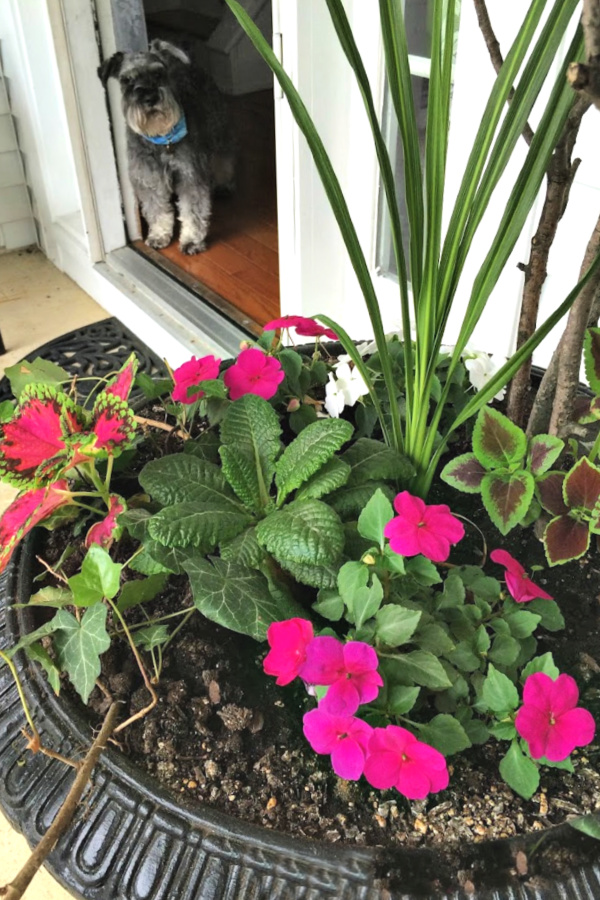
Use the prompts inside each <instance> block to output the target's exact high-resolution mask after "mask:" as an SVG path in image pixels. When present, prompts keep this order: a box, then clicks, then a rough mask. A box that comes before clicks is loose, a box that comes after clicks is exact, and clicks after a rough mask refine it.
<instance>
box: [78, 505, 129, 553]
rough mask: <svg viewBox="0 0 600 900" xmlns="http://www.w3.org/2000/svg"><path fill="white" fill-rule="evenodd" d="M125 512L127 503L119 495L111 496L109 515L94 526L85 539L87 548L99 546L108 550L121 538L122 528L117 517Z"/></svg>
mask: <svg viewBox="0 0 600 900" xmlns="http://www.w3.org/2000/svg"><path fill="white" fill-rule="evenodd" d="M124 511H125V501H124V500H123V499H122V498H121V497H119V496H118V495H117V494H111V495H110V497H109V498H108V515H107V516H106V518H104V519H103V520H102V521H101V522H96V524H95V525H92V527H91V528H90V530H89V531H88V533H87V535H86V537H85V546H86V547H91V545H92V544H99V545H100V546H101V547H103V548H104V549H105V550H108V549H109V548H110V546H111V544H112V543H113V541H114V540H116V538H118V537H119V535H120V532H121V527H120V526H119V525H117V516H120V515H121V513H122V512H124Z"/></svg>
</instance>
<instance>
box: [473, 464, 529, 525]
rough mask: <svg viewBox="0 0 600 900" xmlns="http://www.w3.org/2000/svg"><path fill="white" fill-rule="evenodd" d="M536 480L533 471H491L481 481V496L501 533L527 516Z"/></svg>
mask: <svg viewBox="0 0 600 900" xmlns="http://www.w3.org/2000/svg"><path fill="white" fill-rule="evenodd" d="M534 490H535V480H534V477H533V475H532V474H531V472H525V471H519V472H513V473H512V474H510V475H508V474H500V473H499V472H490V473H489V474H487V475H486V476H485V478H484V479H483V481H482V482H481V498H482V500H483V505H484V506H485V508H486V511H487V514H488V515H489V517H490V519H491V520H492V522H493V523H494V525H495V526H496V528H497V529H498V531H500V533H501V534H508V532H509V531H510V530H511V529H512V528H514V527H515V525H518V524H519V522H521V521H522V519H523V518H524V517H525V516H526V514H527V510H528V509H529V506H530V504H531V500H532V498H533V492H534Z"/></svg>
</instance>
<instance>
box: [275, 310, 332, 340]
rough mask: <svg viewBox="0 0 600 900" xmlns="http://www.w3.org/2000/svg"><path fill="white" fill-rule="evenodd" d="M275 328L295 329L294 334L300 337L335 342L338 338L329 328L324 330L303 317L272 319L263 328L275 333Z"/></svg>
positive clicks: (322, 326) (316, 323)
mask: <svg viewBox="0 0 600 900" xmlns="http://www.w3.org/2000/svg"><path fill="white" fill-rule="evenodd" d="M277 328H295V329H296V334H299V335H300V336H301V337H314V338H317V337H328V338H331V339H332V340H334V341H337V339H338V336H337V334H336V333H335V331H332V330H331V328H325V326H324V325H319V323H318V322H315V320H314V319H308V318H306V317H305V316H282V317H281V318H280V319H273V321H272V322H267V324H266V325H265V326H264V330H265V331H275V329H277Z"/></svg>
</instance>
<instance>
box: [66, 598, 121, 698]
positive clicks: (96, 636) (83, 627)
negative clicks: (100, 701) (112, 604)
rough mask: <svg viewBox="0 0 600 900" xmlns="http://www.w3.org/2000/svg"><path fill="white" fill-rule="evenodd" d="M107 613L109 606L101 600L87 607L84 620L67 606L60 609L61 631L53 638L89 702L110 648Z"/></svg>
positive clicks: (79, 690)
mask: <svg viewBox="0 0 600 900" xmlns="http://www.w3.org/2000/svg"><path fill="white" fill-rule="evenodd" d="M106 614H107V608H106V606H105V605H104V604H103V603H97V604H96V605H95V606H92V607H91V608H90V609H86V611H85V612H84V614H83V616H82V617H81V622H78V621H77V619H76V618H75V616H73V615H72V614H71V613H70V612H67V611H66V610H65V609H61V610H59V612H57V614H56V616H55V619H57V620H59V621H58V622H57V623H56V624H57V627H58V628H59V629H60V630H59V631H57V632H56V634H55V635H54V638H53V641H54V648H55V650H56V653H57V656H58V660H59V665H60V667H61V669H64V670H65V671H66V672H67V674H68V676H69V678H70V679H71V683H72V685H73V687H74V688H75V690H76V691H77V693H78V694H79V696H80V697H81V699H82V700H83V702H84V703H87V701H88V699H89V696H90V694H91V693H92V690H93V688H94V685H95V683H96V679H97V678H98V677H99V675H100V671H101V666H100V654H101V653H104V651H105V650H108V648H109V647H110V637H109V636H108V633H107V631H106Z"/></svg>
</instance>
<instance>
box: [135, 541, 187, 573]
mask: <svg viewBox="0 0 600 900" xmlns="http://www.w3.org/2000/svg"><path fill="white" fill-rule="evenodd" d="M150 543H151V544H152V546H153V547H160V548H161V549H162V550H165V551H166V549H167V548H166V547H163V546H162V544H157V543H156V542H155V541H151V542H150ZM129 568H130V569H131V570H132V571H133V572H139V573H140V575H160V574H161V573H163V572H166V573H169V572H173V573H174V574H175V572H176V570H175V569H173V568H169V566H164V565H163V564H162V563H160V562H157V560H156V559H154V557H153V556H152V555H151V554H150V551H149V547H148V545H146V546H144V548H143V550H141V551H140V552H139V553H138V554H137V555H136V556H135V557H134V558H133V559H132V560H131V562H130V563H129Z"/></svg>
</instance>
